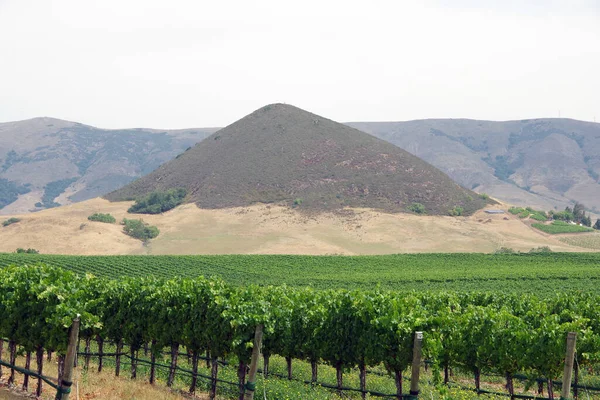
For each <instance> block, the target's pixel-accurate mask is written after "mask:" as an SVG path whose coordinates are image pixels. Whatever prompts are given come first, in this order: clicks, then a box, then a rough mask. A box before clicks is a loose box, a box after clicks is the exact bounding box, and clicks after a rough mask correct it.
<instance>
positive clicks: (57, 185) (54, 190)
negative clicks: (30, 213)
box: [36, 178, 77, 208]
mask: <svg viewBox="0 0 600 400" xmlns="http://www.w3.org/2000/svg"><path fill="white" fill-rule="evenodd" d="M76 180H77V178H68V179H61V180H58V181H53V182H49V183H47V184H46V186H44V195H43V196H42V201H41V203H37V204H36V207H38V204H39V207H46V208H53V207H59V206H60V204H59V203H56V202H55V201H54V199H56V198H57V197H58V196H60V195H61V194H62V193H63V192H64V191H65V189H66V188H68V187H69V185H70V184H71V183H73V182H75V181H76Z"/></svg>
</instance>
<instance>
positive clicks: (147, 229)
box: [122, 218, 160, 240]
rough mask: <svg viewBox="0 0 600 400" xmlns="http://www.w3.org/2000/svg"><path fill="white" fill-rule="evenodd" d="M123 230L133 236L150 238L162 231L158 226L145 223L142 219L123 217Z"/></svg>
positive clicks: (142, 238) (144, 238)
mask: <svg viewBox="0 0 600 400" xmlns="http://www.w3.org/2000/svg"><path fill="white" fill-rule="evenodd" d="M122 225H124V226H123V232H124V233H125V234H126V235H129V236H131V237H133V238H136V239H140V240H150V239H154V238H155V237H157V236H158V234H159V233H160V231H159V230H158V228H157V227H155V226H152V225H150V224H147V223H145V222H144V221H143V220H141V219H127V218H125V219H123V222H122Z"/></svg>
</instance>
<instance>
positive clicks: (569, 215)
mask: <svg viewBox="0 0 600 400" xmlns="http://www.w3.org/2000/svg"><path fill="white" fill-rule="evenodd" d="M550 216H551V217H552V219H554V220H559V221H565V222H570V221H573V222H575V223H578V224H581V225H583V226H587V227H591V226H592V218H591V217H590V215H589V214H586V213H585V206H584V205H583V204H582V203H579V202H576V203H575V205H574V206H573V208H571V207H565V210H564V211H558V212H556V211H550Z"/></svg>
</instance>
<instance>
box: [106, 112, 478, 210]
mask: <svg viewBox="0 0 600 400" xmlns="http://www.w3.org/2000/svg"><path fill="white" fill-rule="evenodd" d="M177 187H183V188H185V189H187V191H188V194H189V195H188V199H187V200H188V202H195V203H196V204H197V205H198V206H199V207H201V208H209V209H210V208H227V207H240V206H248V205H251V204H254V203H285V204H287V205H289V206H297V207H299V208H300V209H302V210H320V211H323V210H332V209H341V208H343V207H367V208H373V209H379V210H384V211H391V212H397V211H406V210H407V209H408V207H409V206H410V205H411V204H412V203H420V204H422V205H424V206H425V210H426V212H427V213H428V214H438V215H439V214H441V215H446V214H448V212H449V210H451V209H454V208H455V207H461V208H462V209H464V212H465V214H470V213H473V212H474V211H476V210H478V209H480V208H481V207H483V206H484V205H485V203H486V202H485V200H483V199H482V198H481V197H479V196H478V195H476V194H475V193H473V192H471V191H470V190H467V189H464V188H463V187H461V186H459V185H458V184H456V183H455V182H453V181H452V180H451V179H450V178H449V177H448V176H447V175H446V174H444V173H443V172H441V171H440V170H438V169H437V168H435V167H433V166H432V165H431V164H428V163H427V162H425V161H423V160H421V159H419V158H417V157H415V156H413V155H412V154H410V153H408V152H406V151H404V150H402V149H400V148H399V147H396V146H393V145H391V144H390V143H388V142H385V141H383V140H380V139H377V138H374V137H373V136H371V135H368V134H366V133H364V132H361V131H358V130H356V129H353V128H351V127H348V126H346V125H343V124H339V123H337V122H334V121H331V120H329V119H326V118H323V117H321V116H318V115H315V114H311V113H309V112H307V111H304V110H301V109H299V108H296V107H293V106H290V105H285V104H272V105H268V106H265V107H263V108H261V109H259V110H257V111H255V112H253V113H252V114H250V115H248V116H246V117H244V118H242V119H241V120H239V121H237V122H235V123H233V124H231V125H229V126H227V127H226V128H223V129H221V130H219V131H217V132H216V133H214V134H213V135H212V136H210V137H208V138H207V139H206V140H204V141H202V142H200V143H199V144H197V145H196V146H195V147H193V148H192V149H190V150H188V151H186V152H185V153H183V154H181V155H180V156H178V157H177V158H176V159H175V160H172V161H170V162H168V163H166V164H164V165H162V166H161V167H160V168H158V169H157V170H156V171H154V172H152V173H151V174H149V175H146V176H144V177H143V178H140V179H138V180H136V181H134V182H133V183H131V184H129V185H127V186H125V187H124V188H122V189H119V190H117V191H115V192H113V193H110V194H109V195H107V196H106V198H107V199H109V200H112V201H119V200H130V199H133V198H136V197H139V196H142V195H145V194H148V193H150V192H152V191H155V190H166V189H172V188H177Z"/></svg>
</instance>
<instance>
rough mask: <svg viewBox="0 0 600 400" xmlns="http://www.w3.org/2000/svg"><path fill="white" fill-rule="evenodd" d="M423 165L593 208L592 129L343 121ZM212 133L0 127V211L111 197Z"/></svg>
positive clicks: (598, 195)
mask: <svg viewBox="0 0 600 400" xmlns="http://www.w3.org/2000/svg"><path fill="white" fill-rule="evenodd" d="M347 125H350V126H352V127H355V128H357V129H359V130H361V131H364V132H367V133H370V134H372V135H375V136H377V137H379V138H381V139H384V140H386V141H388V142H390V143H393V144H395V145H397V146H399V147H401V148H403V149H405V150H407V151H408V152H410V153H412V154H414V155H416V156H418V157H420V158H423V159H424V160H426V161H428V162H430V163H431V164H433V165H434V166H436V167H438V168H439V169H441V170H442V171H444V172H445V173H446V174H448V175H449V176H450V177H451V178H452V179H454V180H455V181H456V182H458V183H460V184H461V185H462V186H464V187H466V188H468V189H473V190H475V191H476V192H480V193H482V192H484V193H488V194H489V195H491V196H493V197H495V198H498V199H500V200H503V201H506V202H509V203H512V204H517V205H530V206H535V207H538V208H543V209H551V208H553V207H558V208H564V207H565V206H566V205H570V204H572V202H573V201H581V202H583V203H584V204H585V205H586V206H587V207H588V208H589V209H592V210H595V211H596V212H598V211H600V184H599V182H598V177H599V175H600V124H597V123H590V122H582V121H576V120H571V119H533V120H523V121H508V122H491V121H477V120H467V119H429V120H418V121H408V122H355V123H349V124H347ZM216 130H217V129H216V128H201V129H185V130H178V131H169V130H153V129H123V130H105V129H98V128H94V127H91V126H87V125H82V124H78V123H74V122H67V121H61V120H57V119H52V118H34V119H32V120H27V121H19V122H9V123H0V214H9V213H17V212H18V213H22V212H27V211H29V210H37V209H39V208H36V207H35V206H34V205H35V204H36V203H38V202H39V203H43V204H42V208H45V206H52V205H55V204H56V203H60V204H67V203H69V202H76V201H80V200H84V199H88V198H91V197H95V196H99V195H103V194H106V193H108V192H110V191H113V190H115V189H117V188H119V187H121V186H123V185H125V184H127V183H129V182H131V181H133V180H134V179H136V178H139V177H140V176H142V175H145V174H147V173H149V172H150V171H152V170H154V169H155V168H157V167H158V166H159V165H161V164H162V163H164V162H166V161H168V160H170V159H173V158H174V157H175V156H176V155H178V154H180V153H181V152H183V151H184V150H185V149H186V148H188V147H190V146H193V145H194V144H195V143H197V142H199V141H201V140H202V139H204V138H205V137H207V136H208V135H209V134H211V133H213V132H215V131H216Z"/></svg>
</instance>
